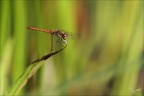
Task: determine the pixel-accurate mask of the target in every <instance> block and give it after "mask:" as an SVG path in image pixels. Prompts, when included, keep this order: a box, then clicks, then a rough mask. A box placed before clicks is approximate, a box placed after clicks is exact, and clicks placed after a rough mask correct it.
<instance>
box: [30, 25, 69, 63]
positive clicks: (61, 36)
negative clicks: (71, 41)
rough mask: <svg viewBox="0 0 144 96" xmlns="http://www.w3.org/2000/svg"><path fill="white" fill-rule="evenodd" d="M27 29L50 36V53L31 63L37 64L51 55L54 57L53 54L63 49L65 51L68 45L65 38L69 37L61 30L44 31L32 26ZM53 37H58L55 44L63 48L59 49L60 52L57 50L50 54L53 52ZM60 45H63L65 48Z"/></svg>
mask: <svg viewBox="0 0 144 96" xmlns="http://www.w3.org/2000/svg"><path fill="white" fill-rule="evenodd" d="M27 29H30V30H35V31H41V32H45V33H49V34H51V35H52V40H51V53H49V54H47V55H44V56H43V57H41V58H40V59H37V60H35V61H33V62H32V63H36V62H39V61H42V60H46V59H47V58H49V57H50V56H52V55H54V54H56V53H58V52H60V51H62V50H63V49H65V47H66V46H67V44H68V41H67V38H68V36H69V35H68V33H66V32H64V31H63V30H58V29H57V30H44V29H41V28H36V27H32V26H28V27H27ZM53 36H56V37H58V40H57V43H59V44H60V45H61V46H63V48H61V49H60V50H57V51H55V52H52V51H53ZM62 43H64V44H65V46H64V45H63V44H62Z"/></svg>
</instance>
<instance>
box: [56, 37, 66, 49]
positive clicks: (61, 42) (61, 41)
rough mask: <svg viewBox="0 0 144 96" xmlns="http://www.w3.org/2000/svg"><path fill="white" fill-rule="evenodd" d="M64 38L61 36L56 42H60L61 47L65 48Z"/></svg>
mask: <svg viewBox="0 0 144 96" xmlns="http://www.w3.org/2000/svg"><path fill="white" fill-rule="evenodd" d="M63 42H64V41H63V39H62V38H61V37H59V39H58V40H57V42H56V43H58V44H59V45H60V49H63V48H64V47H65V46H64V45H63Z"/></svg>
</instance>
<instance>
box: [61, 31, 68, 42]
mask: <svg viewBox="0 0 144 96" xmlns="http://www.w3.org/2000/svg"><path fill="white" fill-rule="evenodd" d="M62 38H63V39H64V40H66V39H67V38H68V34H67V33H66V32H64V33H63V36H62Z"/></svg>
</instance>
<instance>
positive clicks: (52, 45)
mask: <svg viewBox="0 0 144 96" xmlns="http://www.w3.org/2000/svg"><path fill="white" fill-rule="evenodd" d="M52 51H53V35H51V53H52Z"/></svg>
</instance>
